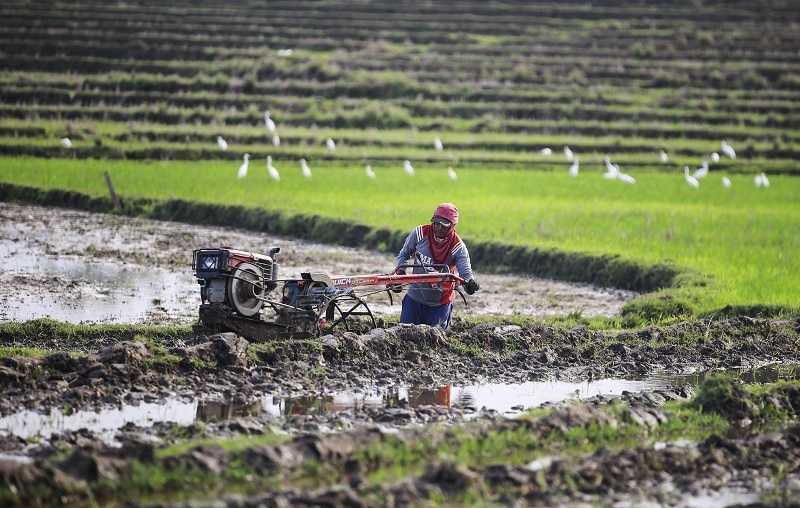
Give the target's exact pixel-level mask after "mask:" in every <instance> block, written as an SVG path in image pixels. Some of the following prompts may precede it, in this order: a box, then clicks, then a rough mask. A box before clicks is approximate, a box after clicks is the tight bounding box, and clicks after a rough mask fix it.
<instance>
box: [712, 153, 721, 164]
mask: <svg viewBox="0 0 800 508" xmlns="http://www.w3.org/2000/svg"><path fill="white" fill-rule="evenodd" d="M711 162H719V154H718V153H717V152H714V153H712V154H711Z"/></svg>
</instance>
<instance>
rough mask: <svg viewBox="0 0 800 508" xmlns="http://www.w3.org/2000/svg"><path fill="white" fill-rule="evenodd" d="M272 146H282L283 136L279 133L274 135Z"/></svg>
mask: <svg viewBox="0 0 800 508" xmlns="http://www.w3.org/2000/svg"><path fill="white" fill-rule="evenodd" d="M272 146H281V137H280V136H278V135H277V134H275V135H273V136H272Z"/></svg>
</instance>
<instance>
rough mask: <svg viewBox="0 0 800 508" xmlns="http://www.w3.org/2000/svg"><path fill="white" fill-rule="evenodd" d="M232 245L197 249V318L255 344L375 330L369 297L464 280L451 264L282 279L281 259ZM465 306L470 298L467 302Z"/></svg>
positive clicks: (454, 284) (458, 283)
mask: <svg viewBox="0 0 800 508" xmlns="http://www.w3.org/2000/svg"><path fill="white" fill-rule="evenodd" d="M279 252H280V248H272V249H270V251H269V254H268V255H264V254H257V253H253V252H246V251H241V250H236V249H232V248H230V247H219V248H208V249H198V250H195V251H194V252H193V254H192V270H194V274H195V277H197V282H198V283H199V284H200V299H201V304H200V321H201V322H202V323H203V324H204V325H205V326H208V327H210V328H214V329H220V330H226V331H233V332H236V333H238V334H240V335H242V336H243V337H246V338H248V339H250V340H266V339H270V338H279V337H298V338H299V337H310V336H318V335H320V334H321V333H323V332H327V331H330V330H333V329H336V328H341V329H345V330H351V329H353V328H355V327H358V329H359V330H360V329H362V328H363V327H364V326H367V327H369V328H374V327H375V326H376V322H375V316H374V315H373V314H372V311H371V310H370V308H369V306H368V305H367V300H366V297H368V296H370V295H375V294H378V293H387V294H388V295H389V299H390V302H391V299H392V296H391V295H392V293H393V292H395V293H397V292H401V291H402V290H403V288H404V287H405V286H407V285H409V284H420V283H422V284H434V285H439V286H440V287H443V288H450V289H453V290H455V291H457V292H458V293H459V294H460V295H461V297H462V298H464V295H463V294H462V293H461V291H460V290H459V287H460V286H461V285H462V284H463V283H464V279H462V278H461V277H459V276H458V275H455V274H453V273H450V271H449V269H448V267H447V266H446V265H426V266H423V265H413V264H409V265H402V266H401V267H398V268H412V269H413V268H416V267H421V266H422V267H423V268H424V269H425V271H426V273H421V274H419V273H418V274H409V275H397V274H369V275H348V276H330V275H328V274H325V273H317V272H304V273H301V274H300V278H299V279H280V278H278V262H277V254H278V253H279ZM464 302H465V303H466V298H464Z"/></svg>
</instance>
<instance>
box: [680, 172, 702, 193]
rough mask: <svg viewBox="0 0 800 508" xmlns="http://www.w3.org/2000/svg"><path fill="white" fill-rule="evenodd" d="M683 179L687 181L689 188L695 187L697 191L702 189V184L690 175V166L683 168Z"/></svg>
mask: <svg viewBox="0 0 800 508" xmlns="http://www.w3.org/2000/svg"><path fill="white" fill-rule="evenodd" d="M683 178H684V179H685V180H686V183H688V184H689V187H694V188H695V189H699V188H700V182H699V181H698V180H697V178H695V177H694V176H692V175H690V174H689V166H683Z"/></svg>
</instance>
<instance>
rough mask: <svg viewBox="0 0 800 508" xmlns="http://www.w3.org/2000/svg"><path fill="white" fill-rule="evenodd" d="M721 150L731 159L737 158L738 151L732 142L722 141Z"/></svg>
mask: <svg viewBox="0 0 800 508" xmlns="http://www.w3.org/2000/svg"><path fill="white" fill-rule="evenodd" d="M720 151H721V152H722V153H723V154H725V156H726V157H729V158H731V159H735V158H736V151H735V150H734V149H733V147H732V146H731V145H730V144H728V142H727V141H722V143H720Z"/></svg>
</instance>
